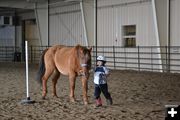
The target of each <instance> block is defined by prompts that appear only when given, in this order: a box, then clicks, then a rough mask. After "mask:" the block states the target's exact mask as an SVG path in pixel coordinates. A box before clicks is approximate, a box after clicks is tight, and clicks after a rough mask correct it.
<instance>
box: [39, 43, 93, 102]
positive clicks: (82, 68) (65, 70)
mask: <svg viewBox="0 0 180 120" xmlns="http://www.w3.org/2000/svg"><path fill="white" fill-rule="evenodd" d="M91 50H92V48H89V49H88V48H86V47H83V46H80V45H77V46H75V47H66V46H63V45H56V46H53V47H49V48H47V49H46V50H44V51H43V54H42V57H41V60H40V66H39V72H38V76H37V77H38V80H39V82H41V83H42V87H43V92H42V97H43V99H45V96H46V93H47V80H48V78H49V77H50V76H51V75H52V74H54V75H53V78H52V83H53V84H52V85H53V96H56V97H57V94H56V83H57V80H58V78H59V77H60V74H63V75H68V76H69V82H70V101H72V102H75V98H74V89H75V80H76V77H77V76H78V75H81V76H82V77H81V81H82V87H83V100H84V104H88V98H87V80H88V78H89V70H90V68H91Z"/></svg>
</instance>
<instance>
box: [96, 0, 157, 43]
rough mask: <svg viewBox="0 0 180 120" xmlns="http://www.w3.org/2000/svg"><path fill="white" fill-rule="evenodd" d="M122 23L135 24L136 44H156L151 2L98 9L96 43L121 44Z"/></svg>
mask: <svg viewBox="0 0 180 120" xmlns="http://www.w3.org/2000/svg"><path fill="white" fill-rule="evenodd" d="M112 2H113V1H112ZM112 2H111V4H112ZM123 25H136V40H137V45H139V46H152V45H156V41H155V40H156V39H155V34H154V23H153V15H152V6H151V2H149V1H147V2H144V3H136V4H129V5H128V4H127V5H119V6H114V7H108V6H107V7H101V8H100V9H98V41H99V42H98V45H105V46H107V45H114V46H122V45H123V44H122V43H123V40H122V26H123ZM116 34H117V35H116ZM116 36H117V42H116Z"/></svg>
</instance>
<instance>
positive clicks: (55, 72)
mask: <svg viewBox="0 0 180 120" xmlns="http://www.w3.org/2000/svg"><path fill="white" fill-rule="evenodd" d="M59 76H60V72H59V71H58V70H57V69H56V70H55V71H54V76H53V78H52V85H53V89H52V91H53V96H54V97H58V96H57V94H56V84H57V80H58V78H59Z"/></svg>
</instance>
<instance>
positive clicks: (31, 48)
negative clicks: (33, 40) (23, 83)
mask: <svg viewBox="0 0 180 120" xmlns="http://www.w3.org/2000/svg"><path fill="white" fill-rule="evenodd" d="M32 48H33V46H32V45H31V63H32V62H33V49H32Z"/></svg>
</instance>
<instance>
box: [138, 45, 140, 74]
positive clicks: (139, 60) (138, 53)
mask: <svg viewBox="0 0 180 120" xmlns="http://www.w3.org/2000/svg"><path fill="white" fill-rule="evenodd" d="M138 71H140V52H139V46H138Z"/></svg>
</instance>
